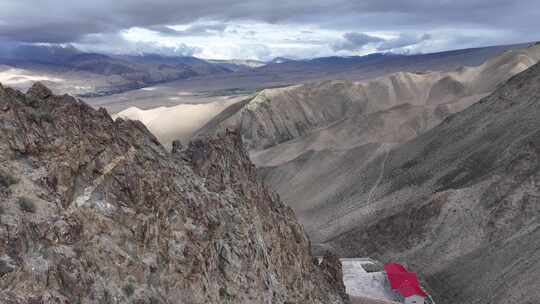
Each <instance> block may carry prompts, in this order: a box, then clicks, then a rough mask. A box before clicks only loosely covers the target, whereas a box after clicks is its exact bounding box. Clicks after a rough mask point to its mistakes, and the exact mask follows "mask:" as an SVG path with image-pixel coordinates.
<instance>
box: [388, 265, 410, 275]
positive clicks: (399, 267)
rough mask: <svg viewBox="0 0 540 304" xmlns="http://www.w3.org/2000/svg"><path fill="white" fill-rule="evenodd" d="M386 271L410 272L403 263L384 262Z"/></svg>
mask: <svg viewBox="0 0 540 304" xmlns="http://www.w3.org/2000/svg"><path fill="white" fill-rule="evenodd" d="M384 271H386V273H390V272H392V273H399V272H408V271H407V269H405V267H403V265H401V264H398V263H386V264H384Z"/></svg>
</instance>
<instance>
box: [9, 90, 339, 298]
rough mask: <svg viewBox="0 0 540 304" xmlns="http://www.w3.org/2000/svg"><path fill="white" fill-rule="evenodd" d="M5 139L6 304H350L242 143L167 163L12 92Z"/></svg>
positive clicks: (37, 97)
mask: <svg viewBox="0 0 540 304" xmlns="http://www.w3.org/2000/svg"><path fill="white" fill-rule="evenodd" d="M0 138H1V140H0V203H1V204H0V240H1V242H0V290H1V291H0V299H1V302H2V303H9V304H22V303H51V304H52V303H141V304H142V303H152V304H155V303H321V304H322V303H344V302H346V300H347V299H344V298H346V296H343V295H342V294H341V293H340V292H341V291H342V289H341V288H342V285H340V284H342V283H340V282H338V280H336V278H331V275H329V272H328V271H327V270H326V269H328V268H329V267H328V266H325V267H321V266H319V265H318V263H315V262H314V259H313V257H312V256H311V254H310V246H309V241H308V240H307V238H306V237H305V235H304V231H303V229H302V227H301V226H300V225H299V224H298V222H297V221H296V218H295V216H294V214H293V212H292V210H291V209H290V208H288V207H286V206H284V205H283V204H282V203H281V202H280V201H279V199H278V198H277V197H276V196H275V195H274V194H273V193H272V192H271V191H269V190H268V189H267V188H266V187H265V186H264V184H263V183H261V182H260V180H259V178H258V177H257V174H256V171H255V168H254V166H253V165H252V164H251V163H250V162H249V160H248V157H247V155H246V153H245V151H244V150H243V148H242V143H241V139H240V136H239V134H237V133H234V132H228V133H227V134H225V135H224V136H223V137H220V138H214V139H209V140H204V141H202V140H199V141H196V142H193V143H192V144H190V145H189V146H188V147H187V148H185V149H184V148H182V147H181V145H179V144H178V143H175V144H174V145H173V147H174V149H173V152H172V153H168V152H166V151H165V149H163V147H162V146H161V145H160V144H159V143H158V142H157V140H156V138H154V136H152V135H151V134H150V133H149V132H148V131H147V129H146V128H145V127H144V126H143V125H142V124H141V123H139V122H133V121H124V120H117V121H113V120H112V119H111V118H110V117H109V115H108V114H107V113H106V112H105V111H104V110H99V111H96V110H93V109H91V108H90V107H88V106H87V105H86V104H84V103H82V102H80V101H78V100H76V99H74V98H72V97H70V96H54V95H52V94H51V92H50V91H49V90H48V89H47V88H45V87H43V86H42V85H39V84H36V85H34V86H33V87H32V89H30V90H29V92H28V93H27V94H23V93H21V92H18V91H15V90H12V89H9V88H3V87H2V86H0ZM335 267H339V266H334V268H335ZM334 276H335V274H334Z"/></svg>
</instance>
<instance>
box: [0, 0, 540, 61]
mask: <svg viewBox="0 0 540 304" xmlns="http://www.w3.org/2000/svg"><path fill="white" fill-rule="evenodd" d="M538 28H540V0H513V1H512V0H288V1H281V0H248V1H245V0H92V1H88V0H84V1H79V0H70V1H68V0H0V43H4V44H9V43H38V44H44V43H45V44H62V45H67V44H71V45H74V46H75V47H77V48H80V49H83V50H85V51H99V52H106V53H117V54H118V53H130V54H134V53H143V52H146V53H160V54H164V55H193V56H197V57H202V58H214V59H257V60H269V59H272V58H274V57H289V58H313V57H321V56H331V55H342V56H349V55H364V54H368V53H372V52H399V53H418V52H423V53H426V52H433V51H441V50H448V49H458V48H467V47H477V46H485V45H495V44H509V43H518V42H528V41H534V40H540V32H539V31H538Z"/></svg>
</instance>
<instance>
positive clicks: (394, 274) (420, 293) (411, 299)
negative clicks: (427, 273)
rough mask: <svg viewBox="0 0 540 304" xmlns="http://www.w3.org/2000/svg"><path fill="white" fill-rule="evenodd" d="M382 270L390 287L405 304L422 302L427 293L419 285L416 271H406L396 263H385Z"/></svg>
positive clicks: (420, 303)
mask: <svg viewBox="0 0 540 304" xmlns="http://www.w3.org/2000/svg"><path fill="white" fill-rule="evenodd" d="M384 271H385V272H386V276H387V277H388V282H389V283H390V287H391V288H392V289H393V290H394V291H395V292H396V293H398V294H399V295H400V297H401V298H402V299H403V302H404V303H405V304H424V302H425V301H426V298H427V296H428V295H427V294H426V292H425V291H424V290H423V289H422V287H420V282H419V281H418V277H417V276H416V273H414V272H409V271H407V269H406V268H405V267H403V265H401V264H398V263H387V264H385V265H384Z"/></svg>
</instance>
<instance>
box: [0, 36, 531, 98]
mask: <svg viewBox="0 0 540 304" xmlns="http://www.w3.org/2000/svg"><path fill="white" fill-rule="evenodd" d="M523 46H524V45H508V46H494V47H484V48H476V49H467V50H458V51H448V52H440V53H434V54H419V55H397V54H381V53H377V54H371V55H367V56H356V57H324V58H315V59H306V60H292V59H287V58H275V59H274V60H272V61H270V62H261V61H255V60H203V59H199V58H195V57H171V56H161V55H156V54H140V55H106V54H96V53H85V52H81V51H79V50H77V49H76V48H74V47H53V46H31V45H19V46H16V47H13V48H11V49H8V48H3V49H0V72H1V71H2V67H1V65H4V68H3V69H4V70H5V69H8V68H17V69H20V70H22V74H23V75H27V74H32V75H37V76H39V77H41V78H43V77H45V78H60V79H66V80H67V81H69V82H70V85H66V84H59V83H55V82H48V83H47V82H46V83H47V84H48V85H49V86H51V87H52V88H53V89H55V91H58V93H72V94H77V95H79V96H82V97H92V96H103V95H110V94H115V93H121V92H125V91H128V90H133V89H139V88H142V87H146V86H151V85H155V84H161V83H167V82H172V81H185V80H190V84H191V83H193V84H194V85H195V86H196V87H204V88H205V89H206V88H215V86H216V85H219V86H220V87H218V88H216V89H231V88H235V89H237V88H240V89H244V88H254V87H269V86H282V85H290V84H296V83H304V82H310V81H319V80H326V79H348V80H362V79H368V78H373V77H378V76H381V75H384V74H387V73H391V72H397V71H410V72H413V71H426V70H437V71H441V70H451V69H455V68H457V67H459V66H461V65H479V64H481V63H482V62H484V61H485V60H487V59H488V58H490V57H492V56H494V55H495V54H498V53H500V52H502V51H504V50H508V49H515V48H521V47H523ZM51 75H52V76H54V77H51ZM9 76H10V75H7V78H8V79H3V82H4V83H6V84H10V85H15V86H18V87H21V88H26V87H29V86H30V85H31V81H26V82H25V81H24V76H21V75H20V73H19V74H16V75H13V76H12V78H16V79H17V81H13V83H10V79H9ZM21 77H22V78H21ZM30 78H31V77H29V79H30ZM193 80H194V81H193ZM83 87H84V88H83ZM74 88H79V89H76V90H74Z"/></svg>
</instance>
